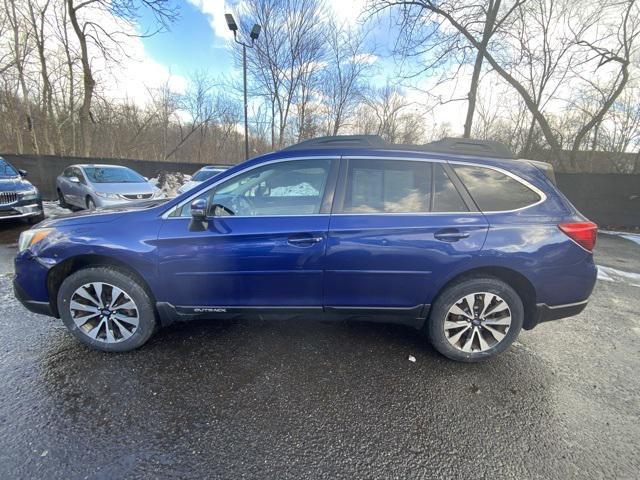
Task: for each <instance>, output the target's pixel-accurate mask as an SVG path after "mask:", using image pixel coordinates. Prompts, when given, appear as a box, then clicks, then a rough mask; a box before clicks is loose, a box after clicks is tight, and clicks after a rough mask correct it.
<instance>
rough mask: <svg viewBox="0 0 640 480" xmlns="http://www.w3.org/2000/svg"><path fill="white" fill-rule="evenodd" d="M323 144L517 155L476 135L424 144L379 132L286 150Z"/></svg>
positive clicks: (326, 139)
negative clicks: (402, 141) (398, 140)
mask: <svg viewBox="0 0 640 480" xmlns="http://www.w3.org/2000/svg"><path fill="white" fill-rule="evenodd" d="M322 148H374V149H384V150H413V151H419V152H437V153H450V154H458V155H476V156H482V157H495V158H507V159H513V158H514V155H513V153H512V152H511V150H509V147H507V146H506V145H505V144H503V143H500V142H496V141H493V140H478V139H474V138H444V139H442V140H437V141H435V142H430V143H427V144H424V145H404V144H394V143H388V142H385V141H384V140H383V139H382V137H380V136H379V135H337V136H333V137H318V138H312V139H310V140H305V141H303V142H300V143H296V144H295V145H291V146H290V147H286V148H284V149H283V150H309V149H322Z"/></svg>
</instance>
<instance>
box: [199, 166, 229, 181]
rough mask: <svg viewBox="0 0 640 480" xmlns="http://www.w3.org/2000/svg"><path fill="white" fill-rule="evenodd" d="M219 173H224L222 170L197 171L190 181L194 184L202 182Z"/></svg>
mask: <svg viewBox="0 0 640 480" xmlns="http://www.w3.org/2000/svg"><path fill="white" fill-rule="evenodd" d="M220 172H224V170H222V169H220V170H198V171H197V172H196V173H195V175H194V176H193V178H192V179H191V180H193V181H194V182H204V181H205V180H209V179H210V178H211V177H213V176H215V175H217V174H219V173H220Z"/></svg>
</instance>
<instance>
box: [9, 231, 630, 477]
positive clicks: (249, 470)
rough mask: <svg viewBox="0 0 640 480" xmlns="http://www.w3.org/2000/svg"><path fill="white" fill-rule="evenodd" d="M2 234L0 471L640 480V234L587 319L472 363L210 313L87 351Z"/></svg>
mask: <svg viewBox="0 0 640 480" xmlns="http://www.w3.org/2000/svg"><path fill="white" fill-rule="evenodd" d="M2 228H3V230H2V232H0V242H3V243H4V245H2V246H0V272H1V274H2V275H1V276H0V300H1V301H0V478H3V479H4V478H7V479H8V478H47V479H54V478H109V479H112V478H187V477H189V478H194V477H200V478H202V477H207V478H278V479H283V478H327V479H333V478H402V479H405V478H437V477H439V478H638V475H639V473H638V472H640V456H639V454H640V423H639V414H640V374H639V371H640V355H639V354H640V317H639V316H638V312H640V275H638V276H637V277H635V276H634V275H628V274H627V275H625V273H624V272H640V245H638V244H635V243H633V242H632V241H629V240H626V239H623V238H619V237H614V236H604V235H603V236H601V237H600V239H599V245H598V247H597V248H598V249H597V261H598V263H599V264H601V265H604V266H607V267H610V268H608V269H605V273H604V274H603V276H602V277H603V280H601V281H599V282H598V285H597V286H596V290H595V292H594V295H593V297H592V300H591V303H590V305H589V307H588V308H587V310H585V312H583V313H582V314H581V315H580V316H578V317H575V318H572V319H567V320H562V321H557V322H552V323H548V324H543V325H541V326H539V327H538V328H537V329H535V330H533V331H529V332H523V333H522V334H521V335H520V338H519V341H518V343H516V344H515V345H514V346H513V347H512V348H511V349H510V350H509V351H508V352H506V353H505V354H503V355H502V356H500V357H499V358H497V359H495V360H492V361H489V362H487V363H484V364H480V365H467V364H458V363H453V362H451V361H448V360H446V359H444V358H443V357H441V356H440V355H438V354H437V353H436V352H435V351H434V350H433V349H431V347H429V346H428V344H427V343H426V341H425V339H424V338H423V337H422V336H421V335H420V334H418V333H417V332H415V331H414V330H412V329H410V328H404V327H398V326H386V325H380V324H367V323H336V324H332V323H321V322H304V323H303V322H296V321H286V322H284V321H283V322H279V321H222V322H220V321H217V322H216V321H211V322H205V321H202V322H195V323H190V324H176V325H173V326H171V327H169V328H167V329H165V330H163V331H161V332H160V333H159V334H157V335H156V336H155V337H154V338H153V339H152V340H151V341H150V342H149V344H148V345H147V346H145V347H143V348H142V349H140V350H138V351H135V352H132V353H128V354H105V353H100V352H95V351H91V350H88V349H87V348H85V347H83V346H81V345H80V344H78V343H76V342H75V341H74V340H73V339H72V337H71V336H70V335H68V334H67V333H66V330H65V329H64V328H63V327H62V325H61V323H60V322H59V321H56V320H53V319H49V318H46V317H41V316H38V315H35V314H32V313H29V312H27V311H26V310H24V309H23V308H22V306H21V305H20V304H19V303H18V302H17V301H16V300H15V299H14V298H13V295H12V292H11V284H10V283H11V282H10V280H11V273H10V272H11V268H12V267H11V258H10V256H11V255H13V252H14V251H15V242H16V239H17V233H16V232H17V231H19V230H20V227H19V226H18V225H8V226H6V227H5V226H3V227H2ZM620 271H622V273H620ZM410 355H413V356H414V357H415V358H416V362H415V363H413V362H410V361H409V360H408V357H409V356H410Z"/></svg>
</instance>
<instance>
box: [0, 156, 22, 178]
mask: <svg viewBox="0 0 640 480" xmlns="http://www.w3.org/2000/svg"><path fill="white" fill-rule="evenodd" d="M17 176H18V171H17V170H16V169H15V168H13V167H12V166H11V165H10V164H8V163H7V162H5V161H4V160H3V159H1V158H0V177H17Z"/></svg>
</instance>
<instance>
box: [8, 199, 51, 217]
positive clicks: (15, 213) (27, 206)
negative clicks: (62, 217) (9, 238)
mask: <svg viewBox="0 0 640 480" xmlns="http://www.w3.org/2000/svg"><path fill="white" fill-rule="evenodd" d="M43 212H44V210H43V208H42V200H40V199H39V200H19V201H17V202H14V203H12V204H9V205H0V220H5V219H9V218H27V217H35V216H37V215H42V213H43Z"/></svg>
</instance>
